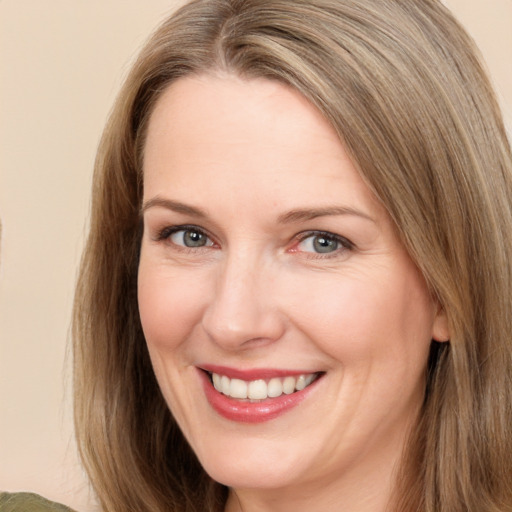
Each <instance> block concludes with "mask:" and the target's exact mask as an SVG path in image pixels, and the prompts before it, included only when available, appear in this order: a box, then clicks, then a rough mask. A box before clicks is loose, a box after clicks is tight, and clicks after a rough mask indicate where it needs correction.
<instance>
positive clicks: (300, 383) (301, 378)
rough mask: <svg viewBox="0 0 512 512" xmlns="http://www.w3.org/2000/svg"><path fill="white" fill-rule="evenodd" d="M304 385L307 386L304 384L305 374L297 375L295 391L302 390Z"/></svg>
mask: <svg viewBox="0 0 512 512" xmlns="http://www.w3.org/2000/svg"><path fill="white" fill-rule="evenodd" d="M306 386H307V384H306V376H305V375H299V377H298V379H297V384H295V389H296V390H297V391H302V390H303V389H304V388H305V387H306Z"/></svg>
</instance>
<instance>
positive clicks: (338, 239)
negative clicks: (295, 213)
mask: <svg viewBox="0 0 512 512" xmlns="http://www.w3.org/2000/svg"><path fill="white" fill-rule="evenodd" d="M315 237H318V238H321V237H323V238H324V239H326V240H328V241H331V242H335V243H336V244H337V247H336V248H335V249H334V250H333V251H332V252H324V253H322V252H316V251H298V250H297V251H292V252H303V253H305V254H308V255H310V256H309V257H312V258H333V257H336V256H339V255H340V252H345V251H347V250H348V251H351V250H353V249H354V248H355V245H354V244H353V243H352V242H351V241H350V240H348V239H347V238H345V237H343V236H340V235H336V234H334V233H331V232H329V231H306V232H304V233H300V234H299V235H298V236H297V238H298V242H297V244H296V246H297V245H298V244H301V243H303V242H305V241H306V240H308V239H309V238H311V239H313V238H315ZM296 246H295V247H296Z"/></svg>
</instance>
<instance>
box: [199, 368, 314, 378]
mask: <svg viewBox="0 0 512 512" xmlns="http://www.w3.org/2000/svg"><path fill="white" fill-rule="evenodd" d="M198 368H200V369H201V370H204V371H206V372H209V373H217V374H218V375H225V376H226V377H229V378H230V379H240V380H244V381H248V382H249V381H252V380H258V379H272V378H274V377H288V376H290V375H291V376H298V375H309V374H312V373H319V372H317V371H312V370H305V369H301V370H286V369H280V368H279V369H278V368H250V369H239V368H231V367H228V366H219V365H214V364H205V365H201V366H199V367H198Z"/></svg>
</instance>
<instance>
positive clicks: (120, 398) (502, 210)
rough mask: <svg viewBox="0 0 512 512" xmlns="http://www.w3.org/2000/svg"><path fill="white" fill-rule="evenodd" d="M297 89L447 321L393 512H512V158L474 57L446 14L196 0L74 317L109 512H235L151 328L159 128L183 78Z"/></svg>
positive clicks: (96, 209) (117, 138) (108, 181)
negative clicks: (151, 353) (147, 208)
mask: <svg viewBox="0 0 512 512" xmlns="http://www.w3.org/2000/svg"><path fill="white" fill-rule="evenodd" d="M219 69H220V70H223V71H228V72H231V73H233V74H237V75H239V76H242V77H247V78H251V77H266V78H268V79H272V80H280V81H282V82H284V83H287V84H289V85H291V86H292V87H294V88H295V89H297V90H298V91H300V92H301V93H302V94H303V95H304V96H305V97H306V98H308V99H309V100H310V101H311V102H312V103H313V104H314V105H315V106H316V107H317V108H318V109H319V110H320V111H321V112H322V113H323V115H324V116H325V117H326V118H327V119H328V120H329V121H330V122H331V123H332V125H333V126H334V128H335V129H336V130H337V132H338V133H339V136H340V140H341V141H342V142H343V144H344V145H345V147H346V149H347V150H348V151H349V152H350V154H351V155H352V158H353V161H354V163H355V164H356V165H357V166H358V168H359V170H360V172H361V175H362V176H363V177H364V179H365V180H366V182H367V183H368V185H369V186H370V187H371V188H372V190H373V191H374V192H375V194H376V195H377V197H378V198H379V199H380V200H381V201H382V203H383V204H384V205H385V207H386V208H387V210H388V212H389V214H390V215H391V217H392V218H393V220H394V222H395V224H396V228H397V231H398V233H399V236H400V237H401V238H402V241H403V243H404V245H405V247H406V248H407V249H408V251H409V253H410V255H411V257H412V258H413V260H414V261H415V262H416V264H417V265H418V267H419V268H420V269H421V271H422V272H423V274H424V276H425V279H426V281H427V283H428V285H429V286H430V288H431V291H432V293H433V294H434V296H435V297H436V298H437V300H438V301H439V304H441V305H442V307H443V308H444V309H445V311H446V313H447V316H448V319H449V324H450V333H451V337H450V342H449V343H448V344H445V345H438V344H436V343H433V345H432V354H431V359H430V361H429V365H428V369H427V371H428V379H427V388H426V390H425V402H424V407H423V409H422V412H421V416H420V418H419V422H418V425H417V427H416V428H415V429H414V431H413V432H411V435H410V440H409V443H408V445H407V448H406V451H405V453H404V457H403V463H402V466H401V468H399V471H398V472H397V488H396V492H395V497H394V498H395V500H394V504H393V508H392V509H393V510H400V511H404V512H412V511H421V512H463V511H464V512H468V511H471V512H491V511H493V512H497V511H501V512H504V511H510V510H512V484H511V482H512V433H511V428H512V427H511V425H512V396H511V395H512V341H511V334H510V333H511V332H512V321H511V315H512V287H511V285H512V259H511V258H510V255H511V254H512V209H511V202H512V163H511V162H512V157H511V151H510V145H509V143H508V141H507V138H506V135H505V130H504V127H503V123H502V119H501V115H500V112H499V108H498V106H497V102H496V100H495V96H494V94H493V91H492V88H491V86H490V85H489V82H488V79H487V77H486V74H485V72H484V71H483V69H482V65H481V64H480V61H479V58H478V54H477V51H476V50H475V48H474V44H473V42H472V41H471V40H470V38H469V37H468V36H467V34H466V33H465V32H464V30H463V29H462V28H461V27H460V26H459V24H458V23H457V22H456V21H455V20H454V18H453V17H452V15H451V14H450V13H449V12H448V11H447V10H446V8H444V7H443V5H442V4H441V2H439V1H437V0H196V1H193V2H191V3H189V4H187V5H186V6H184V7H183V8H182V9H180V10H179V11H178V12H177V13H176V14H175V15H173V16H172V17H171V18H169V19H168V20H166V21H165V22H164V23H163V24H162V25H161V26H160V27H159V28H158V30H157V31H156V32H155V34H154V35H153V36H152V37H151V39H150V40H149V42H148V43H147V44H146V46H145V47H144V48H143V50H142V52H141V54H140V56H139V58H138V60H137V61H136V63H135V65H134V66H133V69H132V71H131V73H130V75H129V76H128V78H127V80H126V82H125V84H124V87H123V88H122V90H121V92H120V94H119V97H118V99H117V101H116V104H115V106H114V109H113V112H112V114H111V117H110V120H109V122H108V125H107V127H106V129H105V132H104V135H103V139H102V142H101V145H100V148H99V151H98V157H97V161H96V167H95V174H94V186H93V200H92V216H91V226H90V232H89V238H88V242H87V246H86V249H85V253H84V256H83V261H82V266H81V271H80V278H79V283H78V288H77V293H76V302H75V316H74V328H73V335H74V365H75V380H74V384H75V422H76V433H77V439H78V444H79V448H80V452H81V455H82V459H83V462H84V465H85V468H86V470H87V471H88V473H89V475H90V478H91V481H92V484H93V486H94V488H95V490H96V492H97V494H98V496H99V499H100V501H101V503H102V505H103V507H104V509H105V510H108V511H112V512H115V511H119V512H127V511H131V510H133V511H137V512H143V511H148V512H149V511H151V512H157V511H162V512H163V511H169V510H172V511H206V510H209V511H220V510H222V509H223V507H224V502H225V498H226V489H224V488H223V487H222V486H221V485H219V484H217V483H215V482H213V481H212V480H211V479H210V478H209V477H208V476H207V475H206V474H205V472H204V471H203V469H202V468H201V467H200V465H199V464H198V462H197V460H196V458H195V456H194V454H193V453H192V451H191V449H190V448H189V446H188V445H187V443H186V441H185V440H184V438H183V436H182V435H181V433H180V431H179V429H178V427H177V425H176V423H175V422H174V420H173V418H172V415H171V413H170V411H169V410H168V408H167V406H166V404H165V402H164V400H163V398H162V396H161V394H160V391H159V388H158V385H157V382H156V380H155V377H154V375H153V371H152V368H151V363H150V360H149V357H148V354H147V350H146V346H145V341H144V337H143V334H142V330H141V326H140V321H139V314H138V308H137V291H136V279H137V265H138V254H139V246H140V236H141V224H140V216H139V210H140V206H141V197H142V177H141V168H142V165H141V163H142V159H143V150H144V137H145V131H146V126H147V123H148V119H149V117H150V115H151V113H152V109H153V107H154V105H155V102H156V101H157V100H158V98H159V97H160V95H161V94H162V91H164V90H165V89H166V87H167V86H168V85H169V84H170V83H171V82H173V81H175V80H177V79H178V78H180V77H182V76H186V75H190V74H194V73H204V72H209V71H214V70H219Z"/></svg>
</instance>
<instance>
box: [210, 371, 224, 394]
mask: <svg viewBox="0 0 512 512" xmlns="http://www.w3.org/2000/svg"><path fill="white" fill-rule="evenodd" d="M212 380H213V387H214V388H215V389H216V390H217V391H222V385H221V383H220V381H221V379H220V375H219V374H218V373H212Z"/></svg>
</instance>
